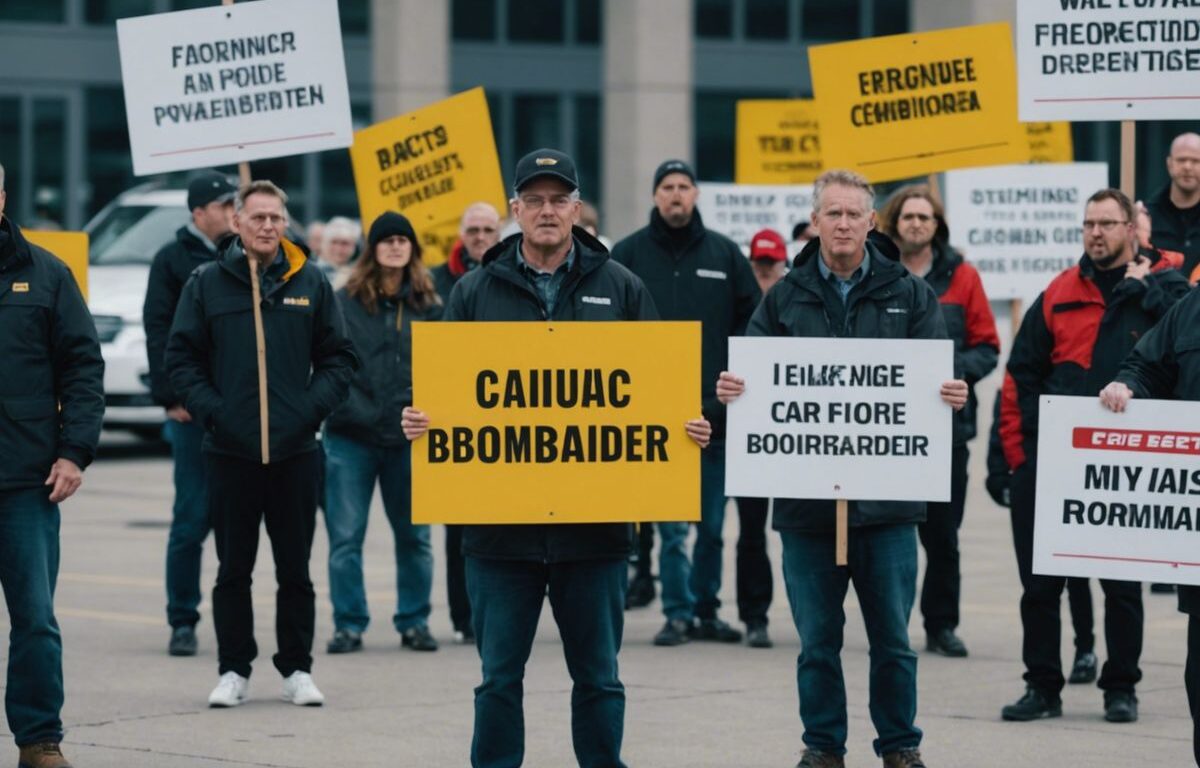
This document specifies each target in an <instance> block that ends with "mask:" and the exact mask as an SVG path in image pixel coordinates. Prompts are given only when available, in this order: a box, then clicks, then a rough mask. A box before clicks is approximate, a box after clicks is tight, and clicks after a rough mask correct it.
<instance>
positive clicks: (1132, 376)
mask: <svg viewBox="0 0 1200 768" xmlns="http://www.w3.org/2000/svg"><path fill="white" fill-rule="evenodd" d="M1181 306H1182V305H1181V304H1176V305H1175V307H1174V308H1172V309H1171V310H1170V311H1168V312H1167V314H1166V316H1165V317H1164V318H1163V319H1162V320H1160V321H1159V322H1158V323H1157V324H1156V325H1155V326H1154V327H1153V328H1151V329H1150V330H1149V331H1148V332H1147V333H1146V335H1145V336H1143V337H1142V338H1141V339H1140V340H1139V341H1138V343H1137V346H1135V347H1134V348H1133V350H1132V351H1131V352H1130V353H1129V354H1128V355H1127V356H1126V357H1125V360H1124V361H1122V362H1121V368H1120V369H1119V370H1118V371H1117V376H1116V381H1119V382H1122V383H1123V384H1125V386H1127V387H1129V388H1130V389H1131V390H1133V396H1134V397H1137V398H1148V399H1165V398H1169V397H1171V395H1172V393H1173V391H1174V389H1175V383H1176V381H1178V379H1179V366H1178V363H1177V361H1176V359H1175V342H1176V335H1177V333H1178V326H1179V322H1180V321H1179V318H1180V314H1181V312H1180V307H1181Z"/></svg>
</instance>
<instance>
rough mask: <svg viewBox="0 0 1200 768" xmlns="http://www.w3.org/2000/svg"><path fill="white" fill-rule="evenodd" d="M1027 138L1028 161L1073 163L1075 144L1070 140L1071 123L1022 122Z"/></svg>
mask: <svg viewBox="0 0 1200 768" xmlns="http://www.w3.org/2000/svg"><path fill="white" fill-rule="evenodd" d="M1024 126H1025V135H1026V136H1027V137H1028V138H1029V160H1028V162H1030V163H1073V162H1075V145H1074V143H1073V142H1072V141H1071V124H1070V123H1068V122H1066V121H1063V122H1056V123H1024Z"/></svg>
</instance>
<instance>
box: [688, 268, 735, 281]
mask: <svg viewBox="0 0 1200 768" xmlns="http://www.w3.org/2000/svg"><path fill="white" fill-rule="evenodd" d="M696 277H707V278H709V279H711V280H728V279H729V275H727V274H725V273H724V272H722V271H721V270H719V269H697V270H696Z"/></svg>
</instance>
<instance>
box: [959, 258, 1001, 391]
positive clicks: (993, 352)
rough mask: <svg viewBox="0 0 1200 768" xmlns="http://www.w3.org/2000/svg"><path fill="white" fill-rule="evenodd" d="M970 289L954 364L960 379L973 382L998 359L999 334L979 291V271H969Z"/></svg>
mask: <svg viewBox="0 0 1200 768" xmlns="http://www.w3.org/2000/svg"><path fill="white" fill-rule="evenodd" d="M970 281H971V285H970V290H969V291H968V292H967V301H966V306H964V307H963V311H964V314H965V316H966V339H964V343H963V348H962V351H961V352H960V353H959V355H958V358H959V359H958V360H957V361H956V365H955V366H954V367H955V369H956V370H958V371H959V374H960V375H961V376H962V377H963V379H964V380H965V381H966V382H967V383H968V384H971V385H974V384H975V383H976V382H978V381H979V380H980V379H982V378H983V377H984V376H987V375H988V374H989V373H991V372H992V370H993V369H994V368H995V367H996V364H997V363H998V362H999V361H1000V334H999V333H997V332H996V318H995V316H993V315H992V306H991V304H989V303H988V299H987V294H985V293H984V292H983V281H982V280H980V279H979V273H977V272H974V271H972V272H971V273H970Z"/></svg>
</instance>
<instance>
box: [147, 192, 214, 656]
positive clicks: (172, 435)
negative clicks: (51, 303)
mask: <svg viewBox="0 0 1200 768" xmlns="http://www.w3.org/2000/svg"><path fill="white" fill-rule="evenodd" d="M236 192H237V188H236V187H234V186H233V185H232V184H230V183H229V180H228V179H226V178H225V177H224V176H222V175H221V174H219V173H215V172H207V173H203V174H200V175H199V176H197V177H196V178H194V179H192V180H191V182H189V183H188V191H187V207H188V210H189V211H191V212H192V213H191V216H192V220H191V221H189V222H188V223H187V224H186V225H185V226H182V227H180V228H179V230H178V231H177V232H176V233H175V239H174V240H172V241H171V242H169V243H167V244H166V245H164V246H163V247H162V248H161V249H160V250H159V252H158V253H157V254H155V256H154V262H153V263H152V264H151V265H150V278H149V280H148V281H147V284H146V303H145V306H143V307H142V323H143V324H144V325H145V327H146V358H147V360H148V361H149V363H150V395H151V396H152V397H153V398H154V402H156V403H158V404H159V405H161V406H162V407H163V408H164V409H165V410H166V413H167V423H166V427H165V428H164V430H163V431H164V433H165V436H166V439H167V442H169V443H170V444H171V455H172V457H173V458H174V460H175V473H174V480H175V504H174V506H173V507H172V508H171V533H170V535H169V536H168V537H167V623H168V624H169V625H170V626H171V640H170V643H169V644H168V646H167V652H168V653H170V654H171V655H172V656H194V655H195V654H196V622H198V621H200V612H199V611H198V610H196V609H197V608H198V607H199V605H200V560H201V558H202V557H203V555H204V539H205V538H207V537H208V531H209V527H210V526H209V523H208V480H207V478H206V477H205V472H204V458H203V456H202V455H201V453H200V442H201V440H202V439H203V437H204V429H203V428H202V427H201V426H200V425H199V424H197V423H196V422H194V421H192V417H191V414H189V413H188V411H187V408H184V406H183V397H182V396H181V395H179V394H178V393H176V392H175V391H174V389H172V387H171V382H170V381H169V380H168V378H167V372H166V369H165V368H164V367H163V354H164V352H165V351H166V348H167V336H168V334H170V332H171V321H172V320H174V319H175V308H176V306H177V305H178V304H179V295H180V294H181V293H183V286H184V283H186V282H187V279H188V276H189V275H191V274H192V272H193V271H195V269H196V268H197V267H199V266H200V265H202V264H207V263H208V262H210V261H213V260H215V259H216V258H217V256H218V254H217V243H219V242H221V240H223V239H224V238H225V237H226V236H227V235H228V234H229V231H230V228H231V227H232V226H233V222H232V218H233V196H234V194H235V193H236Z"/></svg>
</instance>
